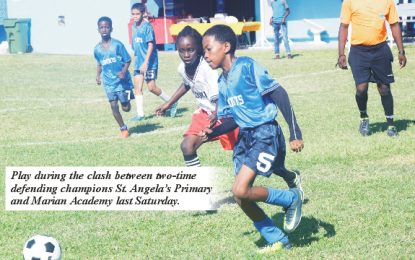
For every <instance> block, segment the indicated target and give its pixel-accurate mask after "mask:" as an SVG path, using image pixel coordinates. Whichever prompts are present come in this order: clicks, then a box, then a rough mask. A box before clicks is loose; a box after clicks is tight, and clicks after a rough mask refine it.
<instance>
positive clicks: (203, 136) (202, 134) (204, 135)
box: [197, 128, 212, 142]
mask: <svg viewBox="0 0 415 260" xmlns="http://www.w3.org/2000/svg"><path fill="white" fill-rule="evenodd" d="M210 133H212V129H210V128H205V129H204V130H203V131H200V132H199V133H198V134H197V136H198V137H200V139H201V140H202V142H207V140H208V137H207V134H210Z"/></svg>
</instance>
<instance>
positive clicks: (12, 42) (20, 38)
mask: <svg viewBox="0 0 415 260" xmlns="http://www.w3.org/2000/svg"><path fill="white" fill-rule="evenodd" d="M31 25H32V23H31V19H4V29H5V30H6V35H7V41H8V42H9V51H10V53H27V52H32V50H33V49H32V45H31V44H30V27H31Z"/></svg>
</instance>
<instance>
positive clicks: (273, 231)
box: [254, 216, 289, 245]
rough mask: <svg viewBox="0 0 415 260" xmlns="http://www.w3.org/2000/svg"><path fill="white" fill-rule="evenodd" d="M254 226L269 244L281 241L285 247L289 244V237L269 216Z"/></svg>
mask: <svg viewBox="0 0 415 260" xmlns="http://www.w3.org/2000/svg"><path fill="white" fill-rule="evenodd" d="M254 226H255V228H256V229H257V230H258V231H259V233H260V234H261V236H262V237H263V238H264V239H265V240H266V241H267V242H268V243H269V244H274V243H275V242H278V241H281V242H282V243H283V244H284V245H285V244H287V243H288V242H289V241H288V237H287V235H285V234H284V232H282V231H281V229H279V228H278V227H277V226H276V225H275V224H274V222H272V220H271V219H270V218H269V217H268V216H266V217H265V219H263V220H261V221H256V222H254Z"/></svg>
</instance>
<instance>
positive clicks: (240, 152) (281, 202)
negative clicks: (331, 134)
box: [202, 25, 304, 252]
mask: <svg viewBox="0 0 415 260" xmlns="http://www.w3.org/2000/svg"><path fill="white" fill-rule="evenodd" d="M203 48H204V51H205V54H204V57H205V59H206V61H207V62H208V64H209V65H210V67H212V68H213V69H217V68H221V69H222V70H223V72H222V74H221V76H220V77H219V99H218V118H222V119H223V123H222V124H221V125H219V126H218V127H215V128H213V129H206V130H205V133H204V140H210V139H211V138H214V137H215V136H218V135H220V134H222V133H224V132H227V131H228V130H230V129H234V128H235V127H237V126H239V127H240V130H239V136H238V141H237V143H236V145H235V148H234V154H233V163H234V167H235V175H236V177H235V181H234V184H233V187H232V192H233V195H234V198H235V200H236V202H237V203H238V204H239V206H240V207H241V208H242V210H243V211H244V213H245V214H246V215H247V216H248V217H249V218H250V219H251V220H252V221H253V224H254V226H255V227H256V228H257V230H258V231H259V232H260V234H261V235H262V236H263V237H264V239H265V240H266V241H267V242H268V243H269V245H268V246H267V247H265V248H263V249H261V250H260V252H274V251H277V250H279V249H282V248H290V247H291V244H290V242H289V240H288V236H287V235H286V234H285V233H284V232H283V231H281V230H280V229H279V228H278V227H277V226H276V225H275V224H274V223H273V221H272V220H271V219H270V218H269V217H268V216H267V215H266V214H265V213H264V211H263V210H262V209H261V208H260V207H259V206H258V205H257V202H259V201H261V202H265V203H267V204H272V205H277V206H282V207H283V208H284V209H285V210H286V213H285V220H284V230H285V231H286V232H288V233H289V232H292V231H294V230H295V229H296V228H297V226H298V225H299V223H300V221H301V209H302V200H301V196H302V195H301V190H300V189H299V188H290V189H289V190H279V189H274V188H271V187H262V186H254V185H253V183H254V181H255V178H256V177H257V175H262V176H265V177H269V176H270V175H271V174H272V173H273V172H280V171H282V172H284V171H285V167H284V157H285V141H284V136H283V133H282V130H281V128H280V126H279V125H278V123H277V122H276V121H275V117H276V115H277V106H278V108H279V110H280V111H281V112H282V114H283V116H284V117H285V119H286V120H287V121H288V125H289V128H290V146H291V149H292V150H293V151H296V152H300V151H301V150H302V149H303V147H304V144H303V141H302V136H301V131H300V128H299V127H298V124H297V121H296V118H295V115H294V111H293V109H292V107H291V105H290V101H289V98H288V95H287V92H286V91H285V90H284V89H283V88H282V86H280V85H279V84H278V82H276V81H275V80H274V79H272V78H271V77H270V75H269V74H268V72H267V70H266V69H265V68H263V67H262V66H261V65H259V64H258V63H257V62H255V61H254V60H252V59H251V58H248V57H238V58H237V57H236V56H235V49H236V35H235V33H234V32H233V31H232V29H231V28H230V27H229V26H226V25H215V26H213V27H211V28H210V29H209V30H207V31H206V33H205V34H204V37H203ZM229 115H231V117H229ZM202 136H203V133H202ZM285 173H287V172H285ZM279 174H281V172H280V173H279Z"/></svg>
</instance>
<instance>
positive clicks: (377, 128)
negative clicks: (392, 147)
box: [369, 119, 415, 134]
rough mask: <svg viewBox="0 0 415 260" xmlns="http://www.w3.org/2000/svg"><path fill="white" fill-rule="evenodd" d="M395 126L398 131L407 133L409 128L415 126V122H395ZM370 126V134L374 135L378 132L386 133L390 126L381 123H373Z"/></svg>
mask: <svg viewBox="0 0 415 260" xmlns="http://www.w3.org/2000/svg"><path fill="white" fill-rule="evenodd" d="M394 124H395V126H396V129H397V130H398V132H400V131H405V130H406V129H407V128H408V127H409V126H411V125H415V120H406V119H404V120H395V121H394ZM369 126H370V132H371V133H372V134H374V133H378V132H385V131H386V129H388V124H387V123H386V122H381V123H378V122H376V123H371V124H369Z"/></svg>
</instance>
